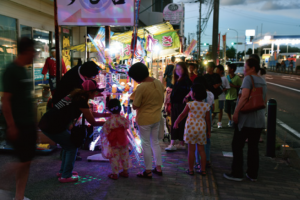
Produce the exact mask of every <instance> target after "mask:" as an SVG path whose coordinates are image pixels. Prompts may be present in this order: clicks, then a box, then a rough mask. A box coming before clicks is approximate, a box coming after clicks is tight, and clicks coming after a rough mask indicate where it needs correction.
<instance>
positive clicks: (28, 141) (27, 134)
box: [9, 125, 37, 162]
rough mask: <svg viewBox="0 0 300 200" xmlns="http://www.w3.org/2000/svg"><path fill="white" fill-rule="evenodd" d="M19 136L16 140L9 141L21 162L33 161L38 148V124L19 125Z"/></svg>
mask: <svg viewBox="0 0 300 200" xmlns="http://www.w3.org/2000/svg"><path fill="white" fill-rule="evenodd" d="M17 127H18V130H19V137H18V139H17V140H15V141H9V143H10V144H11V145H12V146H13V148H14V153H15V155H16V156H17V157H18V158H19V159H20V161H21V162H28V161H32V159H33V158H34V155H35V150H36V140H37V134H36V126H35V125H17Z"/></svg>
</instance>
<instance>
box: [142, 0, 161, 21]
mask: <svg viewBox="0 0 300 200" xmlns="http://www.w3.org/2000/svg"><path fill="white" fill-rule="evenodd" d="M152 4H153V2H152V0H142V1H141V5H140V12H142V11H144V10H145V9H146V8H148V7H149V6H151V5H152ZM139 18H140V20H141V21H142V22H143V23H144V24H146V26H150V25H154V24H159V23H162V22H163V14H162V13H161V12H152V7H150V8H149V9H147V10H146V11H144V12H143V13H141V14H140V16H139Z"/></svg>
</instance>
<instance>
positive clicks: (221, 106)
mask: <svg viewBox="0 0 300 200" xmlns="http://www.w3.org/2000/svg"><path fill="white" fill-rule="evenodd" d="M216 73H217V74H219V75H220V76H221V79H222V86H221V87H222V90H223V92H222V94H220V95H219V99H218V100H219V109H220V112H219V118H218V124H217V125H218V128H222V117H223V109H224V104H225V100H226V97H225V93H226V91H227V90H228V89H230V85H229V82H228V79H227V78H226V77H225V76H224V66H223V65H218V66H217V70H216ZM215 117H216V114H213V116H212V120H214V119H215Z"/></svg>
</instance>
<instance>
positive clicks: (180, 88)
mask: <svg viewBox="0 0 300 200" xmlns="http://www.w3.org/2000/svg"><path fill="white" fill-rule="evenodd" d="M191 86H192V81H191V80H190V79H189V74H188V69H187V67H186V64H185V63H184V62H179V63H177V64H176V68H175V70H174V73H173V90H172V93H171V121H172V124H174V123H175V120H176V119H177V117H178V116H179V115H180V114H181V113H182V111H183V110H184V107H185V105H186V103H185V102H184V98H185V96H186V95H187V94H188V93H189V92H190V88H191ZM185 121H186V118H185V119H183V120H182V121H181V122H180V123H179V124H178V128H177V129H174V127H173V126H172V127H171V144H170V145H169V146H168V147H167V148H165V150H166V151H176V150H177V149H185V144H184V141H183V134H184V126H185ZM176 140H179V141H180V144H178V145H176V146H175V141H176Z"/></svg>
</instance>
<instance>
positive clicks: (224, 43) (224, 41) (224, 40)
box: [223, 34, 227, 64]
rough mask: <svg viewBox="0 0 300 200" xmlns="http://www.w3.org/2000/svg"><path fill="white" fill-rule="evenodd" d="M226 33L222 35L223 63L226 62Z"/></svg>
mask: <svg viewBox="0 0 300 200" xmlns="http://www.w3.org/2000/svg"><path fill="white" fill-rule="evenodd" d="M226 48H227V47H226V34H225V35H223V54H224V55H223V56H224V61H225V63H224V64H226V60H227V59H226Z"/></svg>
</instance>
